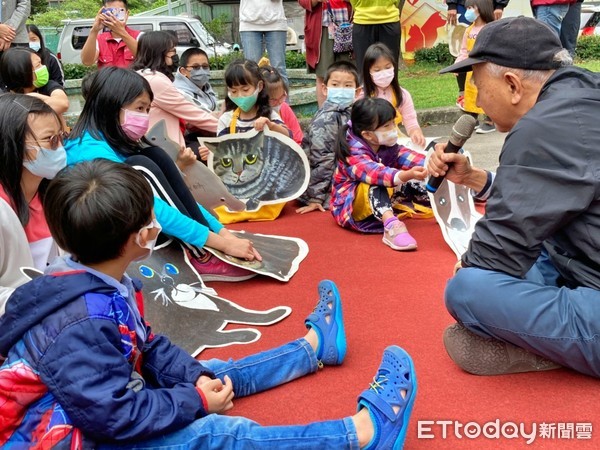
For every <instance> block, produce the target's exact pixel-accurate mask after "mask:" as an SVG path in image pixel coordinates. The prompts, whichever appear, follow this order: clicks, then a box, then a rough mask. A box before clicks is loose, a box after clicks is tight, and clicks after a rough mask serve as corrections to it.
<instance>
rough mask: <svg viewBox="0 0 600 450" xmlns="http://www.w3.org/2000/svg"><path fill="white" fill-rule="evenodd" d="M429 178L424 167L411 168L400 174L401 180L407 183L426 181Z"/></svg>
mask: <svg viewBox="0 0 600 450" xmlns="http://www.w3.org/2000/svg"><path fill="white" fill-rule="evenodd" d="M425 178H427V169H426V168H425V167H423V166H415V167H411V168H410V169H408V170H403V171H402V172H400V180H402V182H403V183H406V182H407V181H409V180H424V179H425Z"/></svg>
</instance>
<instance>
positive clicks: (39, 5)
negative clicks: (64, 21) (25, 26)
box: [31, 0, 48, 15]
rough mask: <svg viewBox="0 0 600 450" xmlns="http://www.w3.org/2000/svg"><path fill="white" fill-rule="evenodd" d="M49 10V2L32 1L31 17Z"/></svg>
mask: <svg viewBox="0 0 600 450" xmlns="http://www.w3.org/2000/svg"><path fill="white" fill-rule="evenodd" d="M47 10H48V0H31V15H34V14H40V13H43V12H46V11H47Z"/></svg>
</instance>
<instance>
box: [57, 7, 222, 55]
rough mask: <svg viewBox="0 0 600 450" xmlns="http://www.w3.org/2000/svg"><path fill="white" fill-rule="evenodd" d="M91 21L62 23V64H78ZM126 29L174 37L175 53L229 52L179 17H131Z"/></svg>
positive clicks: (195, 22)
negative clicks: (191, 50)
mask: <svg viewBox="0 0 600 450" xmlns="http://www.w3.org/2000/svg"><path fill="white" fill-rule="evenodd" d="M93 23H94V19H77V20H66V21H64V27H63V29H62V32H61V34H60V38H59V41H58V48H57V56H58V58H59V59H60V60H61V62H62V63H63V64H81V56H80V54H81V49H82V48H83V45H84V44H85V41H86V40H87V38H88V36H89V34H90V30H91V28H92V24H93ZM127 26H128V27H130V28H133V29H134V30H139V31H142V32H147V31H170V32H172V33H174V34H175V35H176V36H177V47H176V48H177V53H178V54H179V55H180V56H181V54H182V53H183V52H184V51H185V50H186V49H187V48H189V47H200V48H202V49H203V50H204V51H206V52H207V53H208V54H209V55H210V56H214V55H215V54H216V55H225V54H227V53H229V52H230V51H231V46H230V45H229V44H222V43H217V41H216V39H215V38H214V37H213V36H212V35H211V34H210V33H209V32H208V30H207V29H206V28H205V27H204V25H202V23H201V22H200V21H199V20H198V19H193V18H190V17H178V16H130V17H129V19H128V20H127Z"/></svg>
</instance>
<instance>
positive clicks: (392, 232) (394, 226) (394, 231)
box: [382, 217, 417, 251]
mask: <svg viewBox="0 0 600 450" xmlns="http://www.w3.org/2000/svg"><path fill="white" fill-rule="evenodd" d="M382 241H383V243H384V244H385V245H389V246H390V247H391V248H393V249H394V250H399V251H407V250H415V249H416V248H417V241H415V238H413V237H412V236H411V235H410V234H409V233H408V231H407V230H406V225H404V222H401V221H399V220H398V219H396V218H395V217H394V218H392V219H388V220H387V221H386V223H385V225H384V227H383V239H382Z"/></svg>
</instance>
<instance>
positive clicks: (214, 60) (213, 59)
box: [206, 49, 244, 70]
mask: <svg viewBox="0 0 600 450" xmlns="http://www.w3.org/2000/svg"><path fill="white" fill-rule="evenodd" d="M206 53H208V55H209V57H208V62H209V64H210V68H211V70H223V69H225V67H227V66H228V65H229V63H230V62H232V61H235V60H236V59H241V58H243V57H244V54H243V53H242V52H231V53H229V54H227V55H224V56H210V49H208V50H207V52H206Z"/></svg>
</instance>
